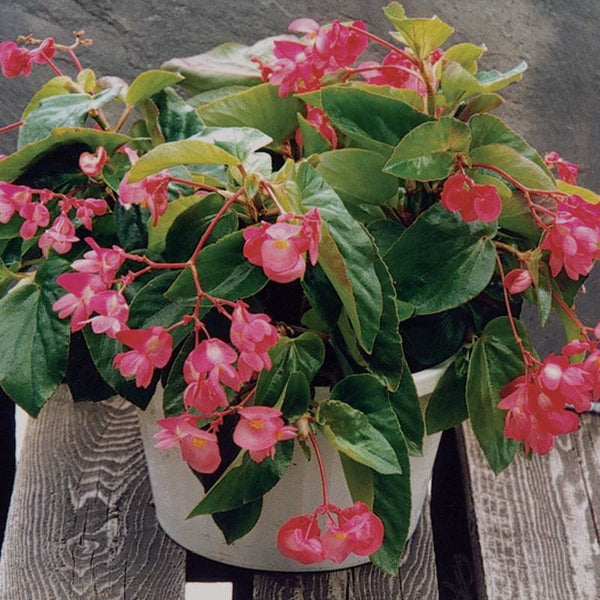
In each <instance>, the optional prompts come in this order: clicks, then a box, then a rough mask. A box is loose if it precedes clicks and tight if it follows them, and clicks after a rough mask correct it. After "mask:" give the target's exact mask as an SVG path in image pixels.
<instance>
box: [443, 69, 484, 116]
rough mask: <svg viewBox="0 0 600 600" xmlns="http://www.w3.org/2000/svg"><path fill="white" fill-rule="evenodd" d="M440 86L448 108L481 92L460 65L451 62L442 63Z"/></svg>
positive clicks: (478, 85) (475, 81)
mask: <svg viewBox="0 0 600 600" xmlns="http://www.w3.org/2000/svg"><path fill="white" fill-rule="evenodd" d="M441 84H442V90H443V92H444V97H445V98H446V101H447V102H448V106H449V107H453V106H455V105H456V104H458V103H459V102H460V101H461V100H464V99H465V98H469V97H471V96H473V95H475V94H478V93H480V92H481V85H480V84H479V82H478V81H477V79H475V77H474V76H473V75H472V74H471V73H469V71H467V70H466V69H465V68H464V67H463V66H462V65H460V64H458V63H457V62H454V61H452V60H449V61H445V60H444V61H443V66H442V77H441Z"/></svg>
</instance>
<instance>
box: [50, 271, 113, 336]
mask: <svg viewBox="0 0 600 600" xmlns="http://www.w3.org/2000/svg"><path fill="white" fill-rule="evenodd" d="M56 283H58V285H60V286H61V287H63V288H65V289H66V290H67V292H69V293H68V294H66V295H65V296H62V297H61V298H59V299H58V300H57V301H56V302H55V303H54V304H53V305H52V310H55V311H56V312H58V316H59V318H61V319H64V318H65V317H68V316H69V315H71V331H79V330H80V329H83V327H84V326H85V324H86V323H87V319H88V317H89V316H90V315H91V313H92V308H91V302H92V299H93V297H94V295H95V294H97V293H98V292H102V291H104V290H106V285H105V283H104V282H103V281H102V279H100V277H98V276H97V275H92V274H88V273H63V274H62V275H59V276H58V277H57V278H56Z"/></svg>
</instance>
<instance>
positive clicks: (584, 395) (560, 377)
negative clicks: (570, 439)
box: [539, 354, 594, 412]
mask: <svg viewBox="0 0 600 600" xmlns="http://www.w3.org/2000/svg"><path fill="white" fill-rule="evenodd" d="M539 380H540V382H541V384H542V386H543V387H544V388H545V390H546V391H547V392H548V393H552V392H557V393H560V394H561V396H562V397H563V398H564V399H566V401H567V402H568V403H569V404H571V405H572V406H573V408H574V409H575V410H576V411H577V412H583V411H586V410H590V407H591V402H592V399H593V398H592V391H593V387H594V379H593V377H592V375H591V373H589V372H588V371H587V369H586V368H585V366H584V365H581V364H571V363H570V362H569V359H568V358H567V356H556V355H554V354H551V355H550V356H548V357H547V358H546V359H545V360H544V362H543V364H542V366H541V368H540V372H539Z"/></svg>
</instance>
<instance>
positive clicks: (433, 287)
mask: <svg viewBox="0 0 600 600" xmlns="http://www.w3.org/2000/svg"><path fill="white" fill-rule="evenodd" d="M495 233H496V224H495V223H483V222H481V221H474V222H472V223H465V222H463V221H462V220H461V219H460V217H459V216H458V215H456V214H453V213H450V212H449V211H447V210H446V209H445V208H444V207H443V206H441V204H435V205H434V206H432V207H431V208H429V209H428V210H427V211H425V212H424V213H423V214H422V215H421V216H420V217H419V218H418V219H417V220H416V221H415V223H414V224H413V225H412V226H411V227H409V228H408V229H407V230H406V231H405V232H404V233H403V234H402V236H401V237H400V239H399V240H398V241H397V242H396V243H395V244H394V245H393V246H392V247H391V248H390V250H389V251H388V252H387V254H386V255H385V256H384V260H385V262H386V263H387V265H388V267H389V269H390V272H391V274H392V277H393V278H394V280H395V282H396V292H397V294H398V297H399V298H400V299H401V300H404V301H405V302H409V303H410V304H412V305H413V306H415V309H416V314H420V315H426V314H431V313H437V312H441V311H443V310H447V309H449V308H454V307H455V306H460V305H461V304H464V303H465V302H467V301H469V300H470V299H471V298H474V297H475V296H477V294H479V293H480V292H481V291H482V290H483V289H484V288H485V287H486V285H487V284H488V283H489V281H490V279H491V277H492V274H493V272H494V268H495V260H496V251H495V248H494V244H493V242H492V240H491V238H492V237H493V236H494V234H495ZM423 248H426V249H427V251H426V252H423V251H422V249H423Z"/></svg>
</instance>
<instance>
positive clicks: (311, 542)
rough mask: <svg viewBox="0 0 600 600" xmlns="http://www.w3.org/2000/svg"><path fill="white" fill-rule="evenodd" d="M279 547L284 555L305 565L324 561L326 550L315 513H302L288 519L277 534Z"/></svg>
mask: <svg viewBox="0 0 600 600" xmlns="http://www.w3.org/2000/svg"><path fill="white" fill-rule="evenodd" d="M277 549H278V550H279V552H281V554H283V556H287V557H288V558H291V559H293V560H297V561H298V562H300V563H302V564H303V565H310V564H313V563H319V562H323V561H324V560H325V552H324V550H323V544H322V542H321V529H320V527H319V523H318V521H317V518H316V517H315V516H314V515H300V516H298V517H292V518H291V519H289V521H286V522H285V523H284V524H283V525H282V526H281V527H280V529H279V532H278V534H277Z"/></svg>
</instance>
